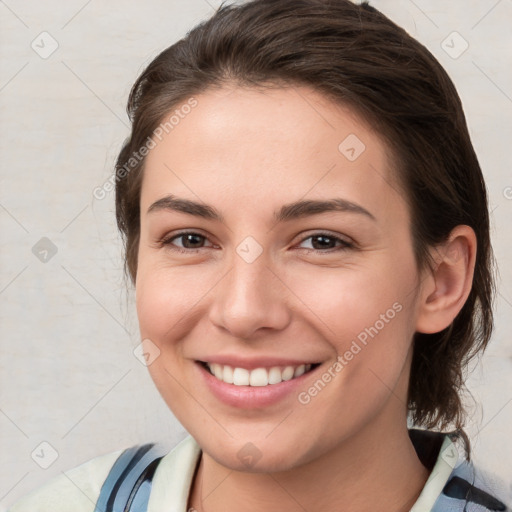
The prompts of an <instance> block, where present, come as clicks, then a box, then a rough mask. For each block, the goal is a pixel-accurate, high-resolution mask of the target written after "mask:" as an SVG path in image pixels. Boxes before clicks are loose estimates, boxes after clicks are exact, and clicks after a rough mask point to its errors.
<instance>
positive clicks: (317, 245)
mask: <svg viewBox="0 0 512 512" xmlns="http://www.w3.org/2000/svg"><path fill="white" fill-rule="evenodd" d="M307 240H311V246H312V247H311V248H309V247H303V248H304V249H306V250H313V251H320V252H327V251H329V250H334V251H338V250H344V249H349V248H352V247H353V244H351V243H350V242H347V241H346V240H343V239H342V238H339V237H337V236H334V235H331V234H330V233H317V234H314V235H311V236H308V237H306V238H304V239H303V240H302V242H301V244H303V243H304V242H306V241H307Z"/></svg>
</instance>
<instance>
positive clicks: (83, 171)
mask: <svg viewBox="0 0 512 512" xmlns="http://www.w3.org/2000/svg"><path fill="white" fill-rule="evenodd" d="M371 3H372V4H373V5H375V6H376V7H378V8H380V9H381V10H383V11H384V12H385V13H386V14H387V15H388V16H390V17H391V18H392V19H393V20H395V21H396V22H397V23H398V24H400V25H402V26H404V27H405V28H406V29H407V30H408V31H409V32H410V33H411V34H412V35H413V36H414V37H416V38H418V39H419V40H420V41H421V42H422V43H424V44H425V45H426V46H427V47H428V48H429V49H430V50H431V51H432V52H433V53H434V55H436V56H437V58H438V59H439V60H440V62H441V63H442V64H443V65H444V66H445V68H446V69H447V71H448V72H449V74H450V75H451V77H452V78H453V80H454V82H455V84H456V86H457V88H458V90H459V93H460V95H461V98H462V100H463V103H464V106H465V111H466V115H467V119H468V123H469V126H470V132H471V135H472V138H473V142H474V146H475V149H476V151H477V153H478V155H479V158H480V161H481V164H482V167H483V169H484V174H485V177H486V180H487V184H488V188H489V192H490V200H491V209H492V212H493V213H492V223H493V240H494V248H495V252H496V255H497V258H498V261H499V263H500V268H501V281H500V294H499V296H498V303H497V308H496V315H497V322H496V331H495V334H494V337H493V340H492V344H491V346H490V347H489V349H488V351H487V353H486V355H485V356H484V357H483V359H482V360H481V362H480V363H479V364H478V366H477V367H476V368H475V369H474V371H473V372H472V374H471V377H470V379H469V385H470V389H471V391H472V393H473V395H474V397H475V399H476V401H477V402H478V403H480V404H482V405H481V406H479V407H476V408H474V409H473V412H472V414H471V418H470V421H469V428H468V430H469V432H470V434H471V438H472V442H473V447H474V451H475V458H476V460H477V462H479V463H480V465H481V466H482V467H484V468H488V469H490V470H492V471H494V472H495V473H497V474H499V475H500V476H501V477H502V478H504V479H505V480H506V481H507V482H508V483H507V485H508V486H509V487H508V489H509V490H510V492H511V494H512V486H510V481H511V475H512V462H511V461H512V442H511V440H510V431H511V429H510V427H511V424H512V371H511V370H512V359H511V352H512V351H511V343H510V329H511V327H512V325H511V318H512V279H511V277H512V273H511V265H510V263H509V262H510V255H511V254H512V247H511V245H512V231H511V230H510V219H511V210H512V188H510V187H512V176H511V170H510V169H511V164H512V159H511V157H510V141H511V140H512V126H511V125H512V123H511V119H512V75H511V62H512V58H511V57H512V55H511V54H512V35H511V31H510V25H511V20H512V1H511V0H499V1H497V0H472V1H467V0H458V1H454V2H449V3H448V2H446V1H444V0H435V1H434V0H430V1H427V0H414V1H413V0H403V1H402V0H373V1H372V2H371ZM219 4H220V2H219V1H214V0H187V1H177V0H168V1H164V0H148V1H146V2H136V1H133V0H124V1H122V0H113V1H109V2H106V1H100V0H92V1H84V0H72V1H68V2H59V1H57V0H51V1H50V0H47V1H45V2H38V1H35V0H26V1H15V0H6V1H0V16H1V26H0V29H1V36H0V38H1V41H0V42H1V47H0V52H1V53H0V58H1V61H2V66H1V70H0V106H1V112H2V115H1V121H0V155H1V166H2V174H1V180H2V181H1V191H0V228H1V255H0V269H1V274H0V304H1V317H0V318H1V336H0V342H1V368H0V369H1V375H0V378H1V381H0V432H1V437H0V453H1V454H2V461H1V464H0V510H1V509H2V508H5V507H7V506H8V505H9V504H11V503H12V502H13V501H15V500H16V499H17V498H18V497H20V496H22V495H24V494H25V493H27V492H28V491H29V490H31V489H33V488H35V487H37V486H39V485H41V484H42V483H43V482H45V481H47V480H48V479H49V478H51V477H52V476H54V475H57V474H58V473H59V472H61V471H64V470H66V469H69V468H71V467H74V466H76V465H78V464H79V463H82V462H84V461H86V460H88V459H90V458H92V457H95V456H98V455H100V454H103V453H107V452H111V451H114V450H117V449H120V448H123V447H126V446H129V445H132V444H135V443H138V442H142V441H149V440H158V439H162V438H163V437H170V438H171V439H172V440H174V441H177V440H179V439H181V438H182V437H183V436H184V431H183V429H182V427H181V426H180V425H179V424H178V423H177V422H176V420H175V419H174V418H173V416H172V415H171V413H170V412H169V411H168V409H167V408H166V406H165V405H164V403H163V401H162V400H161V398H160V396H159V395H158V392H157V391H156V389H155V388H154V387H153V384H152V382H151V380H150V378H149V376H148V374H147V370H146V368H145V367H144V366H143V365H142V364H141V363H140V362H139V361H138V360H137V359H136V358H135V357H134V355H133V353H132V351H133V349H134V347H136V345H137V344H138V343H139V338H138V330H137V329H138V328H137V322H136V317H135V313H134V308H133V294H132V293H131V292H127V291H126V288H125V283H124V282H123V277H122V271H121V268H122V259H121V245H120V242H119V238H118V235H117V233H116V229H115V225H114V203H113V194H112V193H110V194H108V196H107V197H106V198H105V199H103V200H101V201H100V200H97V199H95V198H94V197H93V195H92V191H93V189H94V188H95V187H96V186H99V185H102V184H103V183H104V181H105V180H106V179H108V177H109V176H110V174H111V172H112V169H113V162H114V158H115V156H116V153H117V152H118V150H119V149H120V147H121V143H122V141H123V139H124V138H125V137H126V136H127V134H128V120H127V116H126V114H125V110H124V108H125V103H126V100H127V96H128V92H129V89H130V87H131V85H132V83H133V81H134V80H135V78H136V76H137V75H138V73H139V72H140V71H141V70H142V69H143V66H144V65H145V64H147V63H148V62H149V61H150V60H151V59H152V58H153V57H154V56H156V55H157V53H159V52H160V51H161V50H162V49H164V48H166V47H167V46H169V45H170V44H172V43H173V42H175V41H176V40H178V39H179V38H181V37H182V36H183V35H184V34H185V33H186V31H187V30H189V29H191V28H192V27H193V26H194V25H195V24H196V23H197V22H199V21H200V20H203V19H205V18H206V17H208V16H209V15H211V14H212V12H213V9H214V8H216V7H217V6H218V5H219ZM43 31H47V32H48V33H49V34H51V37H52V38H54V39H55V40H56V41H57V42H58V45H59V46H58V48H57V50H56V51H55V52H54V53H53V54H52V55H50V56H49V57H47V58H42V57H41V56H40V54H38V53H37V52H36V51H34V50H33V49H32V48H31V44H32V42H33V41H35V42H34V45H35V46H36V48H38V51H39V52H40V53H41V52H44V51H49V49H51V40H50V39H49V38H48V37H49V36H40V34H41V32H43ZM454 31H456V32H458V34H460V36H461V37H462V38H463V39H461V37H459V36H458V35H453V34H452V33H453V32H454ZM447 37H448V39H447ZM42 38H46V39H42ZM443 41H445V42H444V43H443ZM464 41H466V42H467V44H468V45H469V46H468V48H467V50H466V51H464V53H462V54H461V55H460V56H457V54H458V53H460V51H461V50H462V49H463V48H464V46H465V43H464ZM37 45H38V46H37ZM449 53H451V55H450V54H449ZM456 56H457V58H454V57H456ZM42 237H47V238H49V239H50V240H51V241H52V242H53V244H55V246H56V247H57V251H58V252H57V253H56V254H55V255H54V256H53V257H51V258H50V257H49V256H50V255H51V253H49V254H48V261H47V262H46V263H45V262H42V261H40V259H38V258H37V257H36V256H35V255H34V254H33V252H32V248H33V246H34V245H35V244H36V243H37V242H38V241H39V240H40V239H41V238H42ZM40 256H43V255H40ZM507 257H508V259H507ZM507 263H508V264H507ZM42 442H46V443H49V444H50V445H51V446H52V447H53V448H54V449H55V450H56V452H57V453H58V458H56V460H55V461H54V462H53V463H52V464H51V465H50V466H49V467H48V469H43V468H41V467H40V465H41V464H42V465H48V464H49V463H50V462H52V454H53V452H52V449H51V448H49V447H48V445H41V443H42ZM31 454H33V458H32V456H31ZM34 459H35V460H34ZM36 461H37V463H36Z"/></svg>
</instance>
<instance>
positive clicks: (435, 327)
mask: <svg viewBox="0 0 512 512" xmlns="http://www.w3.org/2000/svg"><path fill="white" fill-rule="evenodd" d="M476 250H477V242H476V235H475V232H474V231H473V229H472V228H470V227H469V226H465V225H460V226H457V227H455V228H454V229H453V230H452V232H451V233H450V236H449V238H448V240H447V241H446V242H445V243H444V244H442V245H440V246H437V247H436V248H435V252H434V259H435V262H436V263H435V267H434V269H433V270H432V272H430V273H429V275H428V276H427V277H426V278H425V279H424V281H423V282H422V290H421V293H420V296H419V300H420V303H419V304H418V308H419V309H418V317H417V321H416V331H417V332H421V333H425V334H432V333H436V332H440V331H442V330H443V329H445V328H446V327H448V326H449V325H450V324H451V323H452V322H453V320H454V319H455V317H456V316H457V314H458V313H459V311H460V310H461V309H462V307H463V306H464V303H465V302H466V300H467V298H468V296H469V293H470V292H471V286H472V283H473V274H474V269H475V261H476Z"/></svg>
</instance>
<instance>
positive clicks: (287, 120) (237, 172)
mask: <svg viewBox="0 0 512 512" xmlns="http://www.w3.org/2000/svg"><path fill="white" fill-rule="evenodd" d="M195 100H196V102H197V105H196V106H195V107H194V108H193V109H184V110H183V112H185V111H186V112H188V113H187V114H183V113H182V115H180V116H179V120H178V117H177V116H175V120H178V122H175V123H174V124H172V127H171V126H167V129H164V130H160V132H161V133H160V135H159V137H153V140H154V141H155V144H156V145H155V147H154V148H153V149H151V151H150V152H149V154H148V156H147V157H146V163H145V170H144V173H145V175H144V179H143V187H142V197H141V200H142V204H141V207H142V209H143V210H144V207H146V209H147V207H148V206H149V204H150V202H152V201H154V200H156V199H158V197H159V196H162V195H163V194H164V193H165V192H167V193H173V194H176V195H180V196H182V197H188V198H191V199H192V198H193V199H196V200H197V199H198V198H200V199H202V200H204V201H205V202H209V201H207V197H204V196H209V199H212V200H213V201H217V202H219V201H221V202H222V201H223V200H226V203H225V204H224V205H223V206H225V207H226V208H227V207H228V206H229V205H233V207H236V206H240V205H241V204H243V205H245V206H246V207H247V206H248V205H252V206H253V207H254V208H256V209H257V208H261V207H262V206H263V205H267V204H268V203H275V205H276V206H277V205H278V204H281V203H282V202H283V201H286V200H297V199H299V198H302V197H304V196H307V198H308V199H320V198H326V197H333V196H334V195H342V196H347V195H348V196H350V197H348V198H347V199H349V200H354V201H357V202H360V203H366V204H371V203H373V206H372V209H373V211H375V210H378V209H380V208H385V207H386V206H387V205H388V203H389V201H390V200H391V199H393V200H396V199H397V197H398V198H400V197H401V196H402V193H401V191H400V190H399V188H398V185H397V184H396V183H395V180H394V177H393V175H392V173H391V171H390V169H391V164H392V159H391V158H390V156H389V155H390V152H389V150H388V148H387V146H386V144H385V142H384V141H383V140H382V138H381V137H380V136H379V135H378V134H377V133H376V132H375V131H373V130H372V129H371V127H370V126H368V125H367V124H366V123H365V122H364V121H363V120H362V119H361V118H359V117H358V116H357V115H356V114H355V113H354V112H353V111H352V110H351V109H350V108H348V107H346V106H342V105H339V104H336V103H334V102H332V101H331V100H329V99H327V98H326V97H324V96H323V95H321V94H320V93H318V92H316V91H314V90H312V89H309V88H307V87H287V88H273V89H261V88H259V89H253V88H242V87H237V86H226V87H223V88H218V89H211V90H207V91H206V92H204V93H202V94H200V95H197V96H195ZM176 110H178V113H179V110H180V106H179V105H178V106H176V107H175V109H174V110H173V112H176ZM171 114H172V113H171ZM169 115H170V114H168V115H166V116H165V117H164V123H165V120H166V119H167V118H168V117H169ZM161 126H163V127H164V128H165V125H161ZM194 196H196V197H194ZM228 196H229V197H228ZM392 196H395V197H392ZM240 197H244V200H243V201H242V203H237V199H236V198H238V199H240ZM228 202H229V204H228ZM254 208H253V210H254Z"/></svg>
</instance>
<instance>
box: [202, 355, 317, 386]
mask: <svg viewBox="0 0 512 512" xmlns="http://www.w3.org/2000/svg"><path fill="white" fill-rule="evenodd" d="M199 363H200V364H201V365H202V366H203V367H204V368H205V369H206V370H207V371H209V372H210V373H211V375H213V376H214V377H215V378H216V379H217V380H220V381H222V382H225V383H226V384H233V385H235V386H254V387H263V386H272V385H275V384H279V383H281V382H284V381H288V380H292V379H296V378H298V377H301V376H302V375H304V374H305V373H308V372H310V371H312V370H314V369H315V368H316V367H318V366H319V365H320V363H311V364H301V365H298V366H273V367H271V368H263V367H261V368H254V369H252V370H248V369H246V368H238V367H233V366H229V365H224V364H218V363H208V362H205V361H199Z"/></svg>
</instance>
